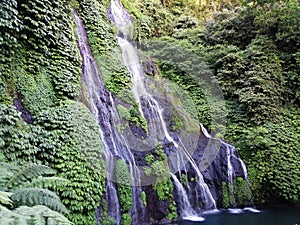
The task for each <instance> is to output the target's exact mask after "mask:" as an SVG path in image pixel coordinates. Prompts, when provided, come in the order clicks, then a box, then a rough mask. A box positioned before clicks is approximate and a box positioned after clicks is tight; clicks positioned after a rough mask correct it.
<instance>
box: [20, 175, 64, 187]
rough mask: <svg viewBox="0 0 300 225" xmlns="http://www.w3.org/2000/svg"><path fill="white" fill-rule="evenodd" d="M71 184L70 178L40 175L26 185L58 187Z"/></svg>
mask: <svg viewBox="0 0 300 225" xmlns="http://www.w3.org/2000/svg"><path fill="white" fill-rule="evenodd" d="M67 184H69V180H68V179H65V178H61V177H38V178H36V179H34V180H32V181H31V183H28V184H26V185H25V186H24V187H37V188H47V189H48V188H54V189H55V188H56V187H64V186H66V185H67Z"/></svg>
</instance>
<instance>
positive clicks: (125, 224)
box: [121, 213, 132, 225]
mask: <svg viewBox="0 0 300 225" xmlns="http://www.w3.org/2000/svg"><path fill="white" fill-rule="evenodd" d="M121 223H122V225H131V223H132V218H131V216H130V215H129V214H128V213H125V214H123V215H122V220H121Z"/></svg>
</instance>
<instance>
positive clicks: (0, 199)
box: [0, 191, 12, 205]
mask: <svg viewBox="0 0 300 225" xmlns="http://www.w3.org/2000/svg"><path fill="white" fill-rule="evenodd" d="M11 195H12V193H9V192H4V191H0V204H1V205H11V204H12V200H11V199H10V196H11Z"/></svg>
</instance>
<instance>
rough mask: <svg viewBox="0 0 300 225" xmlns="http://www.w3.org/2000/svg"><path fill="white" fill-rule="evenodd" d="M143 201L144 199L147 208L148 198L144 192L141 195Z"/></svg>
mask: <svg viewBox="0 0 300 225" xmlns="http://www.w3.org/2000/svg"><path fill="white" fill-rule="evenodd" d="M141 199H142V202H143V204H144V206H146V205H147V196H146V193H145V192H144V191H142V193H141Z"/></svg>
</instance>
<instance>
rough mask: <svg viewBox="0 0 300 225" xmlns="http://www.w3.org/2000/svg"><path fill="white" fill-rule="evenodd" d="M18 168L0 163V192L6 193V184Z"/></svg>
mask: <svg viewBox="0 0 300 225" xmlns="http://www.w3.org/2000/svg"><path fill="white" fill-rule="evenodd" d="M18 169H19V167H18V166H17V165H15V164H13V163H6V162H0V190H2V191H7V190H8V188H7V186H6V183H7V182H8V181H9V180H10V179H11V178H12V177H13V176H14V173H16V172H17V171H18Z"/></svg>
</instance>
